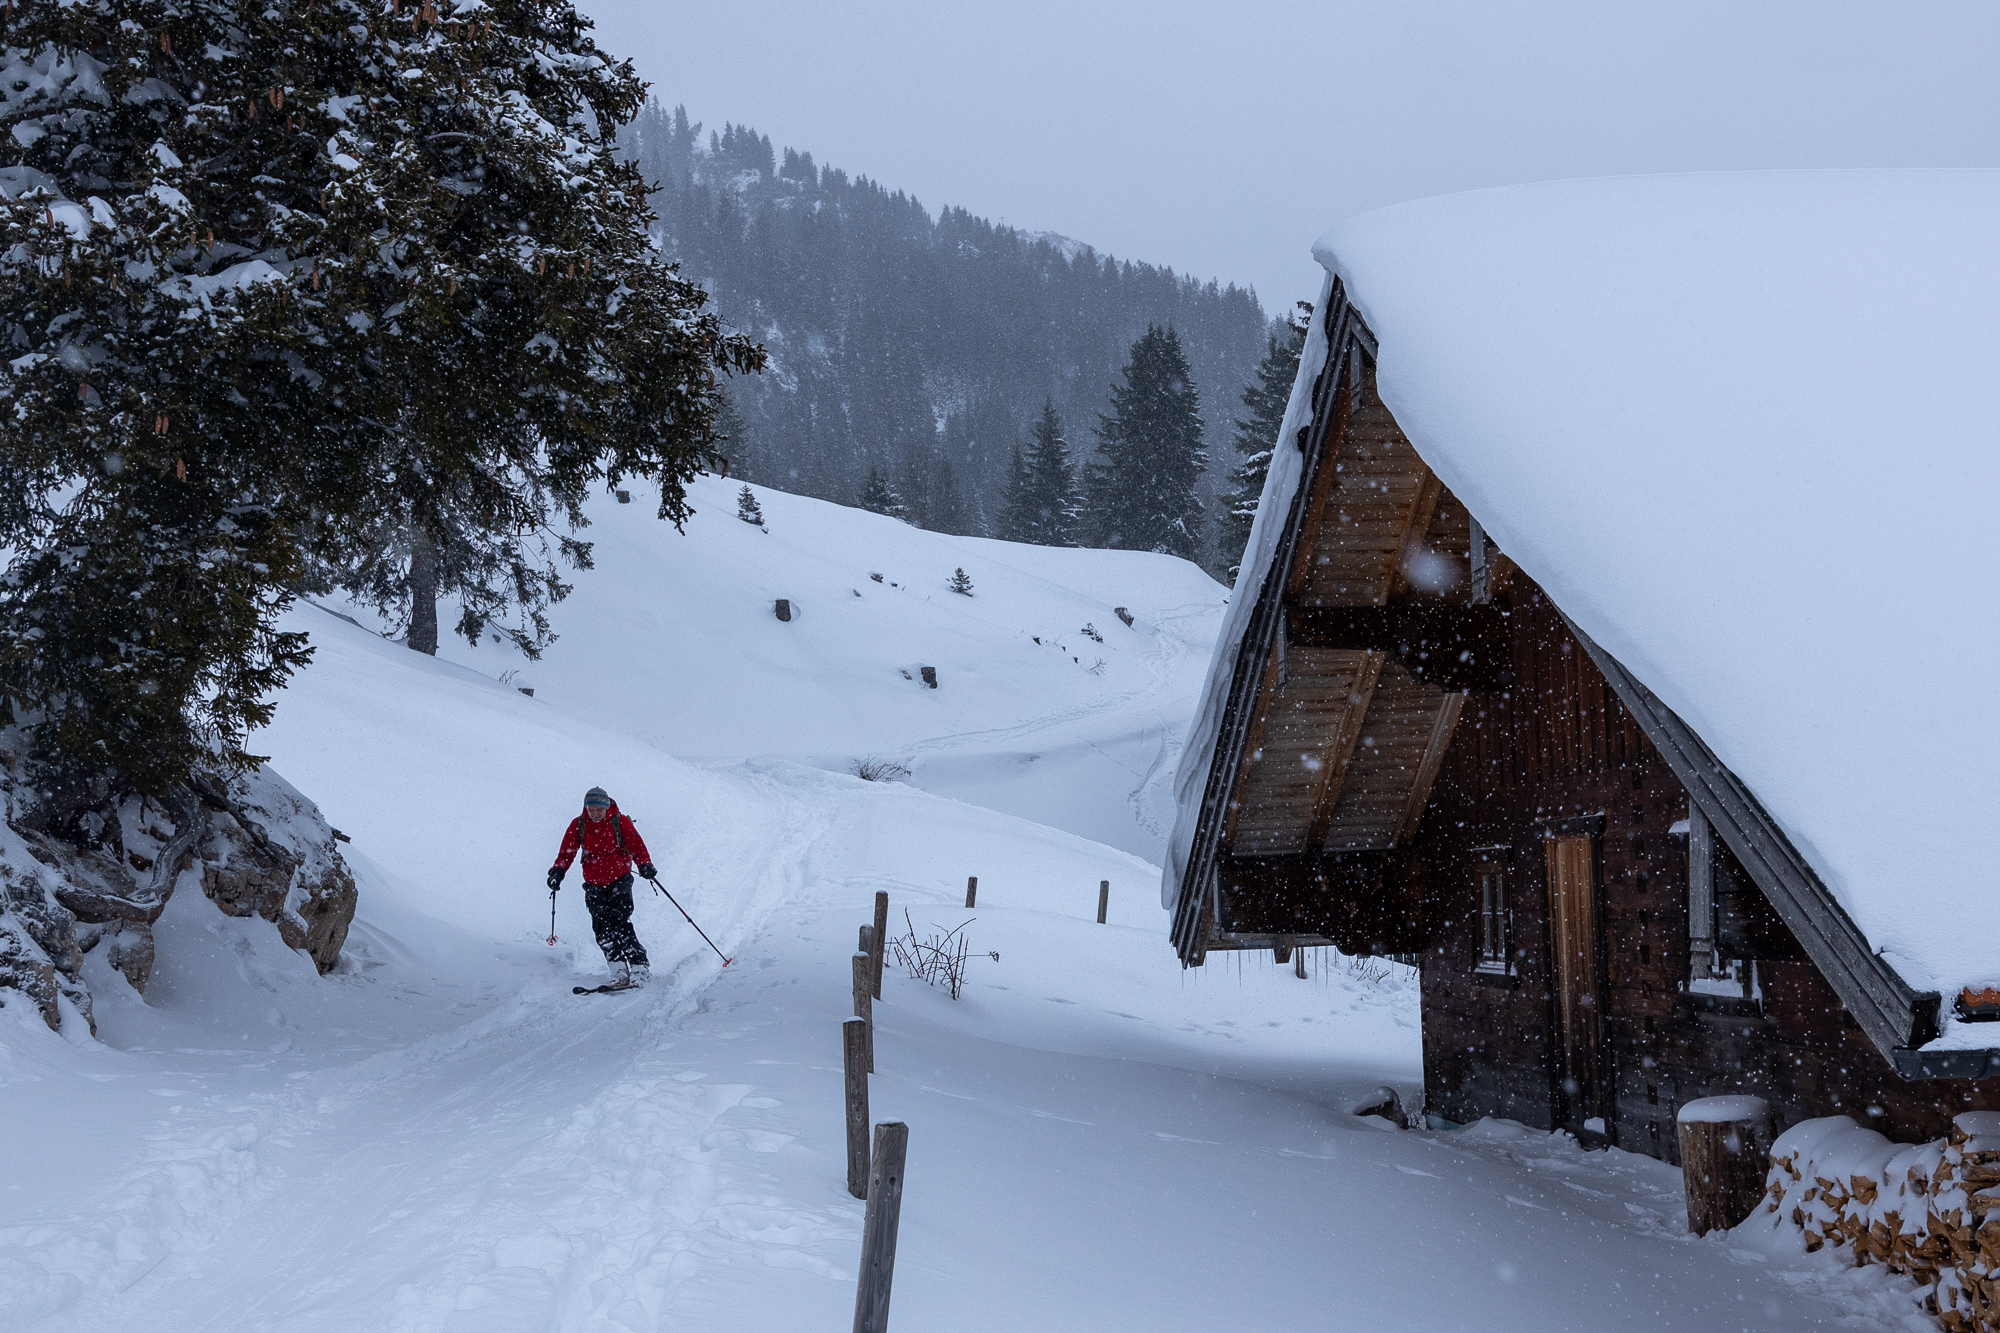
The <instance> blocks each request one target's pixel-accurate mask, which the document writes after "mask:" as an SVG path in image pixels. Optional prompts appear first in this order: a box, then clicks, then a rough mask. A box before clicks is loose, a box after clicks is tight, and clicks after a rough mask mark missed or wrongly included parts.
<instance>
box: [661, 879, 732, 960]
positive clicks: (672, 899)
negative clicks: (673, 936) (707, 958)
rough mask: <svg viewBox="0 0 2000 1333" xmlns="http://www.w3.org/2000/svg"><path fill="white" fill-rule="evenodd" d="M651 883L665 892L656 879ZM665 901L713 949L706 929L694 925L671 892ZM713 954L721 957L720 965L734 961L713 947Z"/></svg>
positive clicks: (713, 943)
mask: <svg viewBox="0 0 2000 1333" xmlns="http://www.w3.org/2000/svg"><path fill="white" fill-rule="evenodd" d="M652 883H653V892H655V893H667V891H666V889H664V888H662V887H661V885H660V881H658V880H657V879H656V880H654V881H653V882H652ZM667 901H668V902H670V903H672V904H673V905H674V910H675V911H677V912H679V913H680V914H681V920H683V921H685V922H687V923H688V924H689V925H690V926H694V933H695V934H697V935H699V936H701V940H702V943H704V944H706V945H707V946H708V947H709V948H711V949H715V941H714V940H712V939H710V938H709V937H708V932H707V931H705V930H703V929H702V928H701V927H700V926H695V921H694V918H693V917H691V916H689V915H688V909H687V908H685V907H682V906H681V904H680V900H679V899H677V898H675V897H674V895H673V894H671V893H667ZM715 956H716V957H717V958H720V959H722V965H723V966H724V967H728V966H729V965H730V964H731V963H733V962H735V961H736V960H735V959H734V958H731V957H729V956H727V955H726V954H724V953H723V952H722V950H720V949H715Z"/></svg>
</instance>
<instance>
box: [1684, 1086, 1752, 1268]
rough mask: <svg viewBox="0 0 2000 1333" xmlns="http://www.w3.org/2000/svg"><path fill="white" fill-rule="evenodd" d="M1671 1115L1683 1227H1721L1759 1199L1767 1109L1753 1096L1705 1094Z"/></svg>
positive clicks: (1702, 1230) (1701, 1231)
mask: <svg viewBox="0 0 2000 1333" xmlns="http://www.w3.org/2000/svg"><path fill="white" fill-rule="evenodd" d="M1677 1119H1678V1121H1679V1129H1680V1150H1681V1178H1682V1181H1683V1183H1684V1184H1685V1186H1686V1189H1687V1210H1688V1230H1689V1231H1692V1232H1693V1233H1694V1234H1695V1235H1697V1236H1705V1235H1707V1234H1708V1233H1709V1232H1711V1231H1727V1230H1728V1229H1729V1228H1731V1227H1733V1226H1736V1225H1737V1224H1738V1223H1740V1222H1742V1221H1743V1220H1744V1219H1746V1218H1748V1217H1749V1216H1750V1214H1751V1213H1752V1212H1754V1211H1755V1210H1756V1207H1757V1205H1758V1203H1760V1202H1761V1201H1762V1200H1763V1199H1764V1197H1765V1173H1766V1171H1767V1169H1768V1167H1769V1165H1770V1152H1771V1140H1772V1134H1771V1108H1770V1106H1769V1105H1768V1104H1766V1103H1765V1102H1764V1101H1763V1100H1762V1099H1761V1098H1757V1097H1706V1098H1703V1099H1701V1100H1699V1101H1693V1102H1689V1103H1688V1104H1687V1105H1685V1106H1683V1107H1682V1108H1681V1109H1680V1114H1679V1116H1678V1117H1677Z"/></svg>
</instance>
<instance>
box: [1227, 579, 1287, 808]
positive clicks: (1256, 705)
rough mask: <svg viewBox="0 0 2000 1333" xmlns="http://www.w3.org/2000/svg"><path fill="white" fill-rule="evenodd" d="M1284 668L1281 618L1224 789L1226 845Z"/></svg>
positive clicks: (1262, 742)
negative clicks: (1230, 778) (1231, 777)
mask: <svg viewBox="0 0 2000 1333" xmlns="http://www.w3.org/2000/svg"><path fill="white" fill-rule="evenodd" d="M1284 665H1285V625H1284V617H1283V616H1282V615H1281V616H1279V618H1278V634H1277V641H1276V642H1275V643H1274V644H1273V645H1272V652H1271V655H1270V656H1269V657H1268V658H1266V659H1265V661H1264V677H1263V679H1262V680H1260V681H1259V682H1258V683H1257V693H1256V694H1255V695H1254V696H1252V698H1251V710H1252V711H1251V715H1250V729H1249V730H1248V731H1247V732H1246V733H1244V737H1243V750H1242V752H1241V754H1239V755H1238V757H1237V762H1236V780H1235V781H1234V782H1231V783H1230V784H1229V786H1228V787H1227V788H1226V789H1225V795H1226V798H1227V799H1228V801H1229V812H1228V818H1227V819H1226V820H1225V821H1224V822H1223V826H1222V841H1223V843H1224V844H1225V845H1227V844H1230V843H1234V842H1235V841H1236V821H1237V819H1238V817H1239V816H1241V814H1242V813H1243V800H1242V798H1243V796H1244V795H1245V793H1246V789H1247V788H1248V787H1249V785H1250V769H1251V768H1252V767H1253V766H1254V765H1255V764H1256V762H1257V754H1258V751H1260V750H1261V749H1262V748H1263V745H1264V724H1265V723H1267V722H1269V721H1270V720H1271V705H1272V704H1273V703H1275V702H1276V701H1277V698H1278V679H1279V677H1280V676H1281V675H1282V674H1283V672H1284Z"/></svg>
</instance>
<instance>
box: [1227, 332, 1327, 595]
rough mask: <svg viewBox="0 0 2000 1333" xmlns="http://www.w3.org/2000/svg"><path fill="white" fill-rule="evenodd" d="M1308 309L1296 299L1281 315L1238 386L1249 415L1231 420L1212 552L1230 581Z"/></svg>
mask: <svg viewBox="0 0 2000 1333" xmlns="http://www.w3.org/2000/svg"><path fill="white" fill-rule="evenodd" d="M1312 309H1313V308H1312V302H1310V301H1301V302H1299V303H1298V311H1297V313H1295V314H1293V315H1290V316H1288V317H1287V318H1286V319H1285V322H1284V327H1283V329H1282V331H1280V332H1275V333H1273V334H1271V335H1270V336H1269V337H1268V338H1267V339H1266V340H1265V347H1264V359H1263V360H1262V361H1260V362H1259V363H1258V365H1257V378H1256V379H1255V380H1253V381H1251V382H1250V383H1249V384H1247V385H1245V386H1244V388H1243V406H1244V407H1245V408H1246V409H1248V412H1249V415H1248V416H1242V417H1238V418H1237V419H1236V435H1235V438H1234V440H1233V441H1232V443H1234V445H1235V446H1236V453H1237V463H1236V466H1235V468H1234V469H1233V470H1232V471H1231V472H1230V476H1229V489H1228V490H1227V491H1225V492H1224V493H1223V495H1222V496H1221V497H1220V499H1221V503H1220V505H1219V510H1220V512H1219V513H1218V514H1217V515H1216V523H1215V527H1216V546H1217V554H1218V555H1219V557H1220V558H1221V559H1222V560H1223V561H1224V562H1226V563H1227V565H1228V568H1229V576H1230V577H1231V578H1232V579H1233V578H1235V577H1236V568H1237V565H1238V563H1239V562H1240V561H1241V560H1242V559H1243V548H1244V547H1245V546H1246V545H1247V544H1248V543H1249V541H1250V525H1251V524H1252V523H1254V522H1255V521H1256V519H1257V500H1258V498H1259V497H1260V496H1262V495H1263V494H1264V478H1265V477H1266V476H1268V475H1269V474H1270V471H1271V449H1272V447H1273V445H1274V444H1275V443H1276V442H1277V439H1278V431H1279V430H1280V429H1281V428H1282V427H1283V426H1284V424H1285V409H1286V408H1287V407H1288V406H1290V404H1291V398H1292V381H1294V380H1296V379H1297V378H1298V376H1299V354H1300V353H1301V352H1302V351H1303V350H1304V349H1305V345H1306V329H1307V328H1308V326H1309V325H1310V324H1311V322H1312Z"/></svg>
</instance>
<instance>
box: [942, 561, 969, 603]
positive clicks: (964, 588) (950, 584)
mask: <svg viewBox="0 0 2000 1333" xmlns="http://www.w3.org/2000/svg"><path fill="white" fill-rule="evenodd" d="M944 586H945V587H947V588H949V589H951V590H952V591H953V592H955V593H957V594H959V595H960V596H961V597H970V596H972V576H971V575H970V574H967V573H966V572H965V567H964V566H962V565H961V566H960V567H959V568H957V569H954V570H953V571H952V572H951V577H950V578H948V579H946V580H945V584H944Z"/></svg>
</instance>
